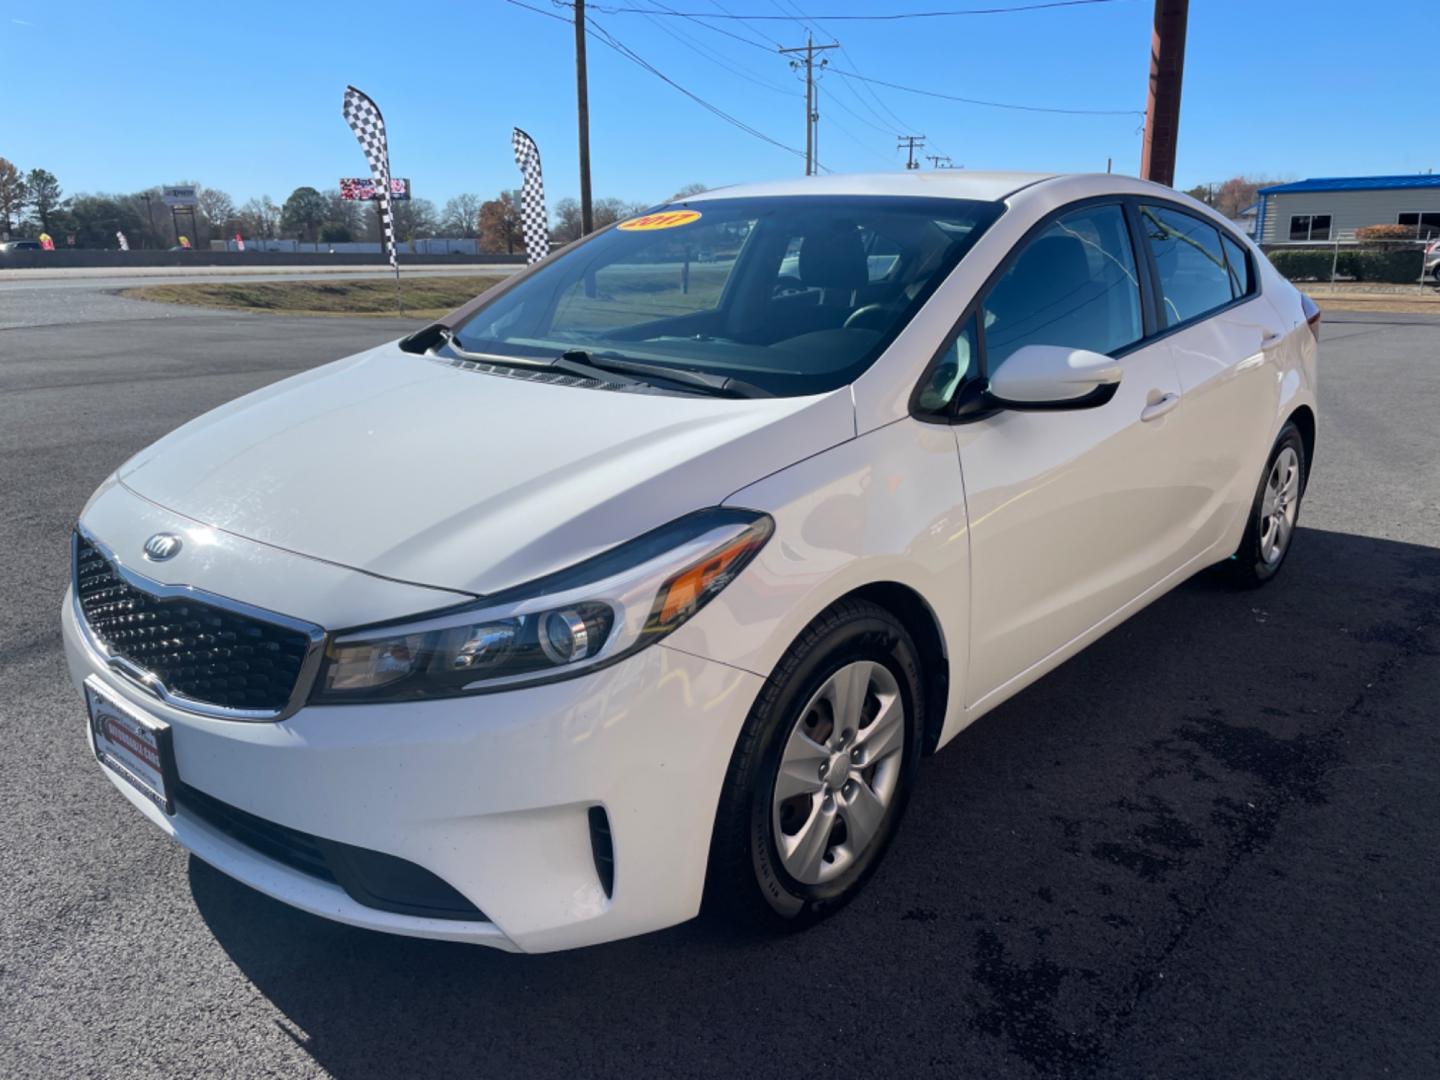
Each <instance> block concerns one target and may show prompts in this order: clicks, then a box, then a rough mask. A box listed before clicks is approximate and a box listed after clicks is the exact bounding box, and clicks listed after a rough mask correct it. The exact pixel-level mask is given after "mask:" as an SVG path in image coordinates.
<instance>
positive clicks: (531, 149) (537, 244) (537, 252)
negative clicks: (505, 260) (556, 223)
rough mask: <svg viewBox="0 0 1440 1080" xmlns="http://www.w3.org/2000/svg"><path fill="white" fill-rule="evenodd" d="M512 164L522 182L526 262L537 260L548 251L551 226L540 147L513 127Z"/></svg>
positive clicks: (521, 209) (522, 216)
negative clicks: (548, 219)
mask: <svg viewBox="0 0 1440 1080" xmlns="http://www.w3.org/2000/svg"><path fill="white" fill-rule="evenodd" d="M510 144H511V146H513V147H514V148H515V164H516V165H519V166H520V175H521V176H522V177H524V180H525V182H524V183H523V184H522V185H521V188H520V224H521V226H522V227H523V230H524V233H525V254H526V261H527V262H532V263H533V262H539V261H540V260H541V259H543V258H544V257H545V256H546V255H548V254H550V229H549V227H548V226H547V225H546V223H545V185H544V184H543V183H542V182H541V180H540V148H539V147H538V146H536V145H535V140H534V139H532V138H531V137H530V136H529V135H527V134H525V132H523V131H521V130H520V129H519V128H516V129H515V130H514V131H513V132H512V133H511V135H510Z"/></svg>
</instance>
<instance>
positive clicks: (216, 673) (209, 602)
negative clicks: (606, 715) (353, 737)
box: [70, 525, 325, 721]
mask: <svg viewBox="0 0 1440 1080" xmlns="http://www.w3.org/2000/svg"><path fill="white" fill-rule="evenodd" d="M96 559H98V560H100V561H102V562H103V563H104V567H103V569H101V568H98V567H96V566H95V564H94V560H96ZM82 561H83V562H84V563H85V568H86V574H85V580H84V582H83V585H84V588H83V590H82ZM107 574H108V577H106V575H107ZM70 579H71V599H72V602H73V603H74V605H75V619H76V622H77V624H78V625H79V627H80V629H81V632H82V634H83V635H84V637H85V640H86V643H87V644H88V645H89V646H90V648H91V650H92V651H93V652H94V653H95V654H96V655H97V656H98V657H99V658H100V659H101V660H102V661H104V662H105V664H106V665H107V666H108V667H109V668H110V670H111V671H113V672H114V673H115V674H116V675H118V676H120V677H121V678H123V679H125V680H126V681H127V682H128V683H130V684H131V685H132V686H135V687H138V688H139V689H141V690H143V691H145V692H146V693H148V694H150V695H152V696H154V697H156V698H159V699H160V700H161V701H163V702H165V703H166V704H168V705H172V706H174V707H175V708H177V709H181V710H183V711H185V712H191V713H196V714H198V715H201V716H212V717H217V718H220V719H225V720H250V721H274V720H283V719H285V718H286V717H287V716H290V715H292V714H293V713H295V712H296V711H298V710H299V709H300V707H301V706H302V705H304V703H305V700H306V698H307V697H308V696H309V693H310V687H311V685H312V684H313V683H314V681H315V675H316V672H317V671H318V670H319V667H320V661H321V659H322V657H323V654H324V645H325V631H324V629H323V628H322V627H320V626H317V625H315V624H314V623H309V622H305V621H304V620H301V619H295V618H292V617H290V616H288V615H281V614H279V613H278V612H273V611H268V610H266V609H264V608H258V607H255V606H253V605H250V604H245V603H242V602H241V601H238V600H231V599H230V598H228V597H224V596H218V595H216V594H214V593H209V592H206V591H204V590H203V589H197V588H195V587H194V586H191V585H166V584H163V583H161V582H158V581H154V580H152V579H150V578H148V577H146V576H144V575H143V574H139V573H136V572H135V571H134V570H132V569H130V568H129V567H128V566H126V565H125V564H124V563H123V562H122V561H121V560H120V559H119V558H118V557H117V556H116V555H115V553H114V551H112V550H111V549H110V548H109V547H107V546H106V545H105V544H104V543H102V542H101V541H100V540H98V539H96V538H95V537H94V536H92V535H91V534H90V533H89V532H88V531H87V530H85V529H84V528H82V527H80V526H78V525H77V526H76V528H75V531H74V532H73V533H72V534H71V538H70ZM96 579H101V580H96ZM87 601H88V607H89V608H90V611H89V612H87ZM100 605H108V606H112V607H113V606H116V605H123V606H124V609H125V610H124V612H123V616H124V617H126V618H131V619H138V617H139V616H141V615H146V614H152V613H154V614H157V615H158V614H164V615H166V616H173V617H175V618H183V619H186V620H188V621H189V623H191V624H193V623H194V622H195V621H197V620H199V621H203V622H204V623H205V624H206V629H208V630H210V631H213V632H212V633H209V634H205V633H203V632H202V633H196V632H195V630H194V629H193V628H192V629H191V631H190V632H191V633H192V634H194V635H195V637H194V640H188V639H187V638H185V637H183V636H181V637H175V638H172V639H168V640H167V642H166V644H167V645H168V646H170V653H171V658H172V659H173V658H175V656H177V655H178V657H179V659H180V660H181V663H180V665H179V666H177V665H175V664H165V665H162V664H154V665H153V667H154V668H155V669H158V670H152V668H151V667H150V666H147V665H146V664H145V662H144V656H143V653H144V652H145V651H146V650H145V648H139V649H134V648H132V649H130V650H127V649H126V647H125V642H124V641H123V640H119V641H117V640H113V639H112V638H113V637H123V635H122V634H115V633H114V631H113V627H111V628H110V629H111V631H112V637H110V638H107V635H106V633H105V632H104V631H103V630H100V629H97V627H96V626H95V625H94V624H93V623H92V621H91V612H95V611H97V610H99V609H100ZM108 614H112V612H110V611H107V615H108ZM182 629H184V628H182ZM126 630H127V631H128V630H129V627H126ZM237 635H238V636H239V637H244V638H245V639H246V640H244V641H237V640H236V637H237ZM226 636H228V637H229V640H221V641H216V640H211V639H214V638H217V637H220V638H225V637H226ZM153 644H154V643H153V641H146V642H145V643H144V645H145V647H150V646H152V645H153ZM257 645H258V646H260V647H263V649H264V651H265V655H264V656H262V657H260V658H259V659H258V660H255V661H251V660H250V659H249V658H248V657H246V656H242V657H239V658H235V657H234V656H232V655H230V654H232V653H234V652H237V651H239V650H241V649H251V650H252V652H253V649H254V648H255V647H256V646H257ZM176 650H179V652H178V654H177V653H176ZM151 651H152V652H153V649H152V650H151ZM221 651H224V652H225V653H226V655H219V653H220V652H221ZM137 653H138V654H141V655H136V654H137ZM212 653H213V654H216V655H211V654H212ZM250 663H261V664H265V665H266V666H267V669H268V670H269V671H270V672H271V674H270V675H268V676H267V675H264V674H262V675H260V676H259V677H260V678H268V680H269V682H270V683H271V684H272V686H270V687H268V688H267V689H268V690H269V691H270V692H269V693H259V692H250V691H252V690H253V685H249V686H247V685H245V682H246V675H247V674H248V673H249V668H248V667H246V666H245V665H247V664H250ZM196 665H206V670H204V671H200V672H198V674H197V672H195V671H194V670H191V669H194V668H195V666H196ZM227 665H229V666H231V669H230V670H226V667H227ZM291 671H293V675H290V674H289V672H291ZM277 676H278V677H279V678H280V679H283V680H284V685H281V684H280V683H279V682H278V681H277ZM216 680H225V681H228V682H231V683H232V684H233V683H234V682H235V681H236V680H240V681H241V685H239V686H234V685H232V686H231V687H229V688H228V690H227V689H226V688H221V690H220V692H218V693H215V692H210V693H204V694H201V693H197V692H196V689H195V688H196V686H197V685H205V684H206V683H213V682H215V681H216ZM287 689H288V692H282V691H285V690H287ZM257 698H263V699H264V700H263V701H261V700H257ZM227 699H228V700H227ZM237 701H238V702H240V703H239V704H237V703H236V702H237Z"/></svg>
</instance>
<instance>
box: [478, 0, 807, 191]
mask: <svg viewBox="0 0 1440 1080" xmlns="http://www.w3.org/2000/svg"><path fill="white" fill-rule="evenodd" d="M505 2H506V3H507V4H512V5H514V6H515V7H520V8H525V9H526V10H527V11H533V12H535V13H536V14H539V15H546V16H549V17H550V18H553V19H558V20H560V21H561V22H563V23H567V24H570V23H571V20H570V19H567V18H565V16H563V15H557V14H555V13H554V12H551V11H546V10H544V9H543V8H538V7H534V6H532V5H530V4H527V3H525V2H524V0H505ZM592 10H593V8H592ZM652 14H653V12H652ZM585 32H586V33H587V34H588V35H589V36H590V37H593V38H595V39H596V40H597V41H599V42H600V43H601V44H602V45H605V46H607V47H608V48H610V49H613V50H615V51H616V52H618V53H619V54H620V55H621V56H623V57H625V59H627V60H629V61H630V62H631V63H633V64H636V65H637V66H639V67H641V68H644V69H645V70H646V71H648V72H649V73H650V74H651V75H654V76H655V77H656V78H657V79H659V80H660V81H661V82H663V83H666V84H667V85H669V86H672V87H674V88H675V89H676V90H678V91H680V93H682V94H684V95H685V96H686V97H688V98H689V99H690V100H691V101H693V102H695V104H697V105H699V106H700V107H701V108H702V109H705V110H706V111H707V112H710V113H713V114H714V115H715V116H718V117H719V118H720V119H721V120H724V121H725V122H726V123H727V124H730V125H731V126H732V127H737V128H739V129H740V130H741V131H743V132H745V134H747V135H750V136H752V137H754V138H756V139H759V140H760V141H761V142H765V143H769V144H770V145H771V146H774V147H776V148H777V149H780V150H784V151H785V152H786V153H787V154H794V155H795V156H796V157H799V158H803V157H804V156H805V151H803V150H797V149H796V148H795V147H793V146H789V145H787V144H785V143H783V142H781V141H780V140H779V139H772V138H771V137H770V136H769V135H766V134H765V133H764V132H763V131H760V130H759V129H758V128H753V127H751V126H750V125H749V124H747V123H745V121H743V120H741V119H740V118H739V117H736V116H732V115H731V114H730V113H728V112H726V111H725V110H724V109H722V108H720V107H719V106H718V105H713V104H711V103H710V102H708V101H706V100H705V99H704V98H702V97H701V96H700V95H699V94H696V93H694V92H693V91H691V90H687V89H686V88H685V87H683V86H681V85H680V84H679V83H678V82H676V81H675V80H674V79H672V78H670V76H668V75H666V74H665V73H664V72H663V71H661V70H660V69H659V68H657V67H655V65H654V64H652V63H650V61H648V60H646V59H645V58H644V57H643V56H641V55H640V54H639V53H637V52H635V50H633V49H631V48H630V47H629V46H628V45H626V44H625V43H624V42H623V41H621V40H619V39H618V38H617V37H615V35H614V34H612V33H610V31H609V30H606V29H605V28H604V27H603V26H601V25H600V24H599V23H597V22H596V21H595V20H594V19H590V20H588V22H587V23H586V30H585ZM826 171H829V170H826Z"/></svg>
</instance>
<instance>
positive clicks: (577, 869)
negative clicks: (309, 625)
mask: <svg viewBox="0 0 1440 1080" xmlns="http://www.w3.org/2000/svg"><path fill="white" fill-rule="evenodd" d="M62 625H63V630H64V640H65V651H66V656H67V659H68V662H69V666H70V673H71V677H72V679H73V680H74V682H75V684H76V685H77V687H79V686H80V685H82V684H83V683H84V681H85V680H86V679H87V678H94V679H99V680H100V681H101V682H102V683H103V684H104V686H105V688H106V689H107V690H108V691H109V692H110V693H111V694H113V695H115V696H117V697H120V698H123V699H124V700H125V701H127V702H129V703H130V704H132V705H134V706H135V707H137V708H139V709H142V710H144V711H146V712H148V713H149V714H151V715H153V716H155V717H158V718H159V719H161V720H163V721H165V722H166V723H168V724H170V725H171V727H172V729H173V743H174V748H175V757H176V766H177V771H178V773H179V776H180V779H181V781H183V782H184V783H185V784H188V785H190V786H192V787H194V788H197V789H199V790H200V791H202V792H204V793H205V794H207V795H209V796H212V797H213V798H215V799H219V800H222V801H223V802H225V803H228V804H230V805H231V806H233V807H238V808H239V809H241V810H244V811H246V812H248V813H250V814H253V815H256V816H257V817H260V818H264V819H266V820H267V821H269V822H273V823H276V824H279V825H283V826H286V827H288V828H290V829H295V830H299V831H301V832H304V833H309V834H312V835H314V836H317V837H322V838H324V839H327V840H333V841H338V842H340V843H344V844H352V845H355V846H357V847H363V848H367V849H370V850H373V851H379V852H383V853H385V854H389V855H394V856H396V857H398V858H402V859H405V860H407V861H409V862H411V863H414V864H416V865H418V866H420V867H423V868H424V869H425V870H428V871H430V872H431V873H433V874H436V875H437V876H439V877H440V878H441V879H443V880H444V881H445V882H447V883H448V884H449V885H451V886H452V887H454V888H455V889H456V890H458V891H459V892H460V893H461V894H462V895H463V896H464V897H465V898H466V899H467V900H469V901H470V902H471V903H473V904H474V905H475V906H476V907H478V908H479V909H480V911H482V912H484V914H485V916H486V921H478V920H477V921H455V920H452V919H439V918H429V917H424V916H417V915H406V914H397V913H394V912H388V911H381V910H377V909H375V908H372V907H368V906H366V905H364V904H361V903H358V902H357V901H356V900H354V899H352V898H351V897H350V895H348V894H347V893H346V892H345V891H344V890H343V889H341V888H340V887H338V886H336V885H333V884H330V883H327V882H324V881H320V880H317V879H316V878H313V877H310V876H307V875H306V874H304V873H301V872H299V871H297V870H294V869H291V868H289V867H287V866H285V865H283V864H282V863H280V862H276V861H273V860H271V859H269V858H266V857H265V856H263V855H261V854H259V853H257V851H256V850H254V849H252V848H250V847H247V846H246V845H244V844H242V843H239V842H237V841H236V840H234V839H232V838H231V837H230V836H228V835H226V834H225V833H224V832H221V831H220V830H218V829H216V828H213V827H211V826H210V825H209V824H207V823H206V821H205V820H202V819H201V818H199V817H197V816H196V815H194V814H193V813H190V812H189V811H187V809H186V808H185V806H184V805H183V803H182V804H181V805H180V806H179V807H178V809H177V812H176V814H175V815H173V816H168V817H167V816H166V815H165V814H164V813H163V812H162V811H161V810H159V809H158V808H157V807H155V806H154V805H153V804H152V803H150V802H149V801H148V800H146V799H145V798H144V797H143V796H141V795H140V794H139V793H138V792H136V791H135V790H134V789H133V788H131V787H130V786H129V785H128V784H126V783H125V782H124V781H121V780H119V779H118V778H117V777H114V776H113V775H111V774H110V772H109V770H108V769H107V770H106V774H107V775H111V779H112V780H114V781H115V783H116V786H117V787H118V788H119V789H120V790H121V791H122V792H123V793H124V794H125V795H126V797H127V798H129V799H130V801H131V802H132V803H133V804H134V805H135V806H136V807H137V808H138V809H139V810H140V812H141V813H143V814H145V815H146V816H147V817H149V818H150V820H151V821H152V822H153V823H154V824H155V825H157V826H159V827H160V828H162V829H164V830H165V831H166V832H167V833H169V834H170V835H171V836H173V837H174V838H175V839H176V840H178V841H179V842H180V843H181V844H183V845H184V846H185V847H187V848H189V849H190V850H191V851H193V852H194V853H195V854H196V855H198V856H199V857H200V858H202V859H204V860H205V861H206V862H208V863H210V864H211V865H213V866H215V867H216V868H218V869H219V870H221V871H223V872H225V873H227V874H229V875H230V876H232V877H235V878H237V879H238V880H240V881H243V882H245V883H246V884H248V885H250V886H252V887H254V888H256V889H258V890H259V891H261V892H264V893H266V894H268V895H270V896H273V897H275V898H276V899H278V900H282V901H284V902H286V903H289V904H292V905H294V906H295V907H298V908H302V909H304V910H306V911H309V912H312V913H314V914H317V915H322V916H324V917H326V918H331V919H336V920H338V921H340V922H345V923H350V924H352V925H356V926H363V927H367V928H370V929H374V930H382V931H388V932H391V933H398V934H408V935H412V936H416V937H431V938H440V939H445V940H453V941H469V942H475V943H479V944H486V945H493V946H497V947H500V948H506V949H512V950H517V951H525V952H543V951H547V950H551V949H564V948H572V947H575V946H580V945H590V944H595V943H598V942H602V941H609V940H612V939H615V938H622V937H627V936H630V935H633V934H638V933H643V932H646V931H649V930H656V929H660V928H661V927H665V926H669V925H672V924H674V923H677V922H681V921H683V920H685V919H687V918H690V917H691V916H693V915H695V914H696V912H698V910H699V905H700V897H701V892H702V889H703V886H704V879H705V867H706V862H707V858H708V854H709V845H710V832H711V828H712V825H713V822H714V816H715V809H716V805H717V803H718V800H719V794H720V788H721V785H722V783H723V781H724V776H725V771H726V768H727V767H728V764H729V760H730V755H731V751H732V749H733V747H734V745H735V741H736V738H737V737H738V735H739V731H740V728H741V726H742V724H743V723H744V720H745V716H746V714H747V712H748V711H749V708H750V705H751V703H752V702H753V701H754V699H755V696H756V694H757V693H758V692H759V688H760V685H761V681H762V680H761V679H760V678H759V677H757V676H755V675H753V674H750V673H749V672H744V671H740V670H738V669H735V668H732V667H728V666H726V665H723V664H718V663H714V662H711V661H707V660H702V659H700V658H698V657H695V656H692V655H689V654H687V653H682V652H679V651H677V650H674V649H670V648H667V647H666V646H664V645H663V644H662V645H657V646H653V647H651V648H649V649H646V650H644V651H643V652H640V653H638V654H636V655H635V656H632V657H631V658H629V659H628V660H626V661H624V662H622V663H619V664H616V665H614V666H613V667H610V668H607V669H605V670H602V671H598V672H595V673H593V674H591V675H588V676H585V677H582V678H577V679H572V680H569V681H565V682H558V683H551V684H549V685H545V686H536V687H530V688H527V689H521V690H514V691H509V692H506V693H497V694H487V695H483V696H479V697H472V698H455V699H450V700H443V701H428V702H413V703H406V704H397V705H355V706H324V707H310V708H303V709H301V710H300V711H299V712H297V713H295V714H294V715H293V716H290V717H289V718H288V719H285V720H283V721H279V722H273V723H255V722H245V721H235V720H223V719H215V718H209V717H204V716H197V715H194V714H192V713H189V712H184V711H181V710H179V709H176V708H174V707H172V706H170V705H167V704H165V703H164V702H162V701H160V700H159V699H157V698H153V697H151V696H149V695H148V694H146V693H145V692H144V691H143V690H140V689H139V688H137V687H135V686H134V685H132V684H131V683H129V682H127V681H125V680H122V679H119V678H117V677H116V676H115V675H114V674H113V673H112V672H111V671H110V669H109V668H108V666H107V665H106V664H105V662H104V661H103V659H102V658H101V657H100V656H99V655H98V654H97V653H96V652H95V651H94V650H93V649H92V648H91V647H90V645H89V644H88V643H87V641H86V640H85V636H84V634H83V632H82V631H81V628H80V626H79V624H78V622H77V617H76V612H75V605H74V604H73V602H72V600H71V597H70V595H69V594H68V593H67V596H66V600H65V606H64V610H63V614H62ZM77 722H78V719H77ZM596 806H599V807H603V808H604V810H605V812H606V814H607V815H608V819H609V824H610V832H611V838H612V843H613V850H614V881H613V892H612V894H611V895H610V896H607V895H606V892H605V889H604V888H603V887H602V882H601V878H600V875H599V873H598V872H597V868H596V864H595V858H594V852H593V849H592V846H591V832H590V823H589V813H590V809H591V808H592V807H596Z"/></svg>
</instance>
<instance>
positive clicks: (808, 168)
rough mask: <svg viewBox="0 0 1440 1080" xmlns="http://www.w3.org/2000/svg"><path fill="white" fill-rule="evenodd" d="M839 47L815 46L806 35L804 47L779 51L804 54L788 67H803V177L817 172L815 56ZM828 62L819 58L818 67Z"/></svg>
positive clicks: (799, 46)
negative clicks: (802, 57) (802, 58)
mask: <svg viewBox="0 0 1440 1080" xmlns="http://www.w3.org/2000/svg"><path fill="white" fill-rule="evenodd" d="M839 47H840V43H839V42H836V43H835V44H833V45H816V44H815V40H814V38H813V37H812V36H811V35H809V34H807V35H806V36H805V44H804V45H797V46H796V47H795V48H793V49H781V50H780V51H781V52H782V53H804V54H805V59H804V60H803V61H801V60H792V61H790V66H791V67H792V68H799V66H800V65H801V64H802V63H803V64H804V65H805V175H806V176H814V175H815V173H816V171H817V170H816V165H815V143H816V135H817V132H816V130H815V128H816V125H817V124H818V123H819V122H820V113H819V112H818V111H817V110H816V108H815V54H816V53H818V52H824V51H825V50H826V49H838V48H839ZM829 62H830V61H829V60H827V59H825V58H824V57H821V59H820V66H821V67H822V68H823V67H824V66H825V65H826V64H828V63H829Z"/></svg>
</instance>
